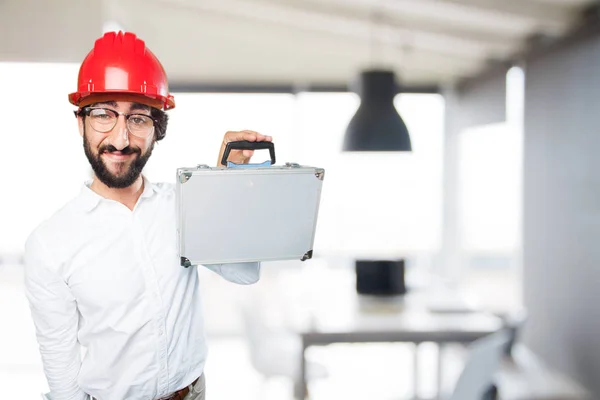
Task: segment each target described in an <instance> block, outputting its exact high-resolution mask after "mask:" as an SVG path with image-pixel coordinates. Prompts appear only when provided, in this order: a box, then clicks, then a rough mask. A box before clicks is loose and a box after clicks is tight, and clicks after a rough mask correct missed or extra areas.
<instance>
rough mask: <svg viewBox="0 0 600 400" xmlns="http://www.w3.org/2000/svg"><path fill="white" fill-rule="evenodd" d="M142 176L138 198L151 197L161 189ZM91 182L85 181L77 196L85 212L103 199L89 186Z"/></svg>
mask: <svg viewBox="0 0 600 400" xmlns="http://www.w3.org/2000/svg"><path fill="white" fill-rule="evenodd" d="M142 178H143V179H144V191H143V192H142V194H141V196H140V199H145V198H149V197H152V196H153V195H154V194H155V193H159V192H160V191H161V189H160V187H158V186H157V185H153V184H152V183H151V182H150V181H149V180H148V178H146V177H145V176H143V175H142ZM91 184H92V181H91V180H89V181H86V182H85V183H84V184H83V187H82V188H81V191H80V192H79V196H78V197H77V202H78V204H79V206H80V207H81V208H82V210H83V211H85V212H90V211H92V210H93V209H94V208H96V207H97V206H98V204H99V203H100V201H101V200H104V197H102V196H100V195H99V194H98V193H96V192H94V191H93V190H92V189H91V188H90V185H91Z"/></svg>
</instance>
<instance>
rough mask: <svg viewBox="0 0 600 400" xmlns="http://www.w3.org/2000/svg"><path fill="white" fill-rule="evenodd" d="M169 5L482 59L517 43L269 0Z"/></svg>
mask: <svg viewBox="0 0 600 400" xmlns="http://www.w3.org/2000/svg"><path fill="white" fill-rule="evenodd" d="M155 1H160V2H163V3H165V4H170V5H180V6H185V7H189V8H192V9H196V10H199V11H203V12H213V13H220V14H226V15H230V16H234V17H239V18H245V19H253V20H256V21H262V22H266V23H270V24H278V25H282V26H285V27H288V28H289V27H292V28H296V29H305V30H310V31H318V32H323V33H327V34H330V35H340V36H344V37H348V38H353V39H358V40H363V41H374V42H375V43H377V44H388V45H394V46H398V47H402V46H407V47H410V48H413V49H415V50H416V51H421V50H422V51H427V52H436V53H439V54H445V55H448V56H454V57H465V58H469V59H473V60H483V59H486V58H488V57H495V58H496V57H502V56H504V55H505V54H509V53H511V52H512V51H514V43H510V42H508V41H502V42H501V41H498V42H494V43H491V42H487V41H484V40H480V39H478V38H477V37H470V38H467V37H455V36H452V35H447V34H440V33H435V32H426V31H419V30H413V29H405V28H399V27H395V26H383V27H378V28H377V29H374V26H373V24H372V23H371V22H370V21H369V20H365V19H357V18H349V17H344V16H338V15H335V14H324V13H319V12H315V11H313V10H308V9H298V8H294V7H289V6H285V5H282V4H278V3H273V2H268V1H252V2H249V1H243V0H205V1H201V2H198V1H192V0H155Z"/></svg>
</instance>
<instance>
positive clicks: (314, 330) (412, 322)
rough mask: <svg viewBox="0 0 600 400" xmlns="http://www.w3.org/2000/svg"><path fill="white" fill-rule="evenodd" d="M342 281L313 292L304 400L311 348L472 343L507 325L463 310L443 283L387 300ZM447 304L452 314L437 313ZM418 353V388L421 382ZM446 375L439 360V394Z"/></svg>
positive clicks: (305, 338) (305, 336)
mask: <svg viewBox="0 0 600 400" xmlns="http://www.w3.org/2000/svg"><path fill="white" fill-rule="evenodd" d="M329 282H331V280H329ZM336 282H337V283H336V285H335V286H336V287H330V288H328V289H327V290H326V291H325V292H326V293H323V292H322V291H321V290H318V289H317V290H314V291H313V292H312V293H311V302H310V304H309V305H310V308H311V310H310V316H309V319H308V324H307V325H306V326H305V327H304V328H302V329H300V331H299V333H300V336H301V338H302V351H301V360H300V363H301V383H302V385H301V386H302V388H301V390H303V393H300V394H301V397H300V398H304V397H305V396H306V384H307V382H306V372H307V371H306V359H305V352H306V349H308V348H309V347H311V346H324V345H329V344H334V343H373V342H411V343H416V344H419V343H422V342H435V343H437V344H439V345H442V344H444V343H449V342H461V343H468V342H472V341H474V340H476V339H478V338H481V337H483V336H485V335H488V334H491V333H493V332H496V331H497V330H498V329H500V328H501V327H502V320H501V319H500V318H498V317H497V316H494V315H492V314H490V313H487V312H483V311H478V310H475V309H471V308H468V307H467V308H466V309H464V310H460V307H459V305H460V300H458V295H457V294H456V293H453V291H452V290H450V289H448V288H444V287H443V286H441V285H435V284H432V285H429V286H427V287H419V286H414V287H413V288H412V289H411V290H410V291H409V293H407V294H406V295H404V296H397V297H392V298H384V299H382V298H376V297H368V296H359V295H357V294H356V291H355V289H354V286H353V280H352V279H349V278H348V277H347V276H346V277H343V276H340V277H339V279H338V280H336ZM444 304H447V305H448V310H444V311H437V312H434V311H432V309H440V308H441V306H443V305H444ZM440 353H441V352H440ZM416 354H417V352H415V359H414V364H415V382H414V385H415V389H417V388H418V380H419V377H418V373H417V372H418V371H419V368H418V357H417V355H416ZM441 375H442V374H441V360H440V358H438V380H437V381H438V394H439V389H440V387H441ZM302 396H304V397H302Z"/></svg>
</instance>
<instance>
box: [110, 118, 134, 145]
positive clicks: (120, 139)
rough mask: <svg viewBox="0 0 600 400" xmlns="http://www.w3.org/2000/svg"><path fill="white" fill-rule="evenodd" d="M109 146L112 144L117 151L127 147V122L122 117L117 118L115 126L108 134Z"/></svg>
mask: <svg viewBox="0 0 600 400" xmlns="http://www.w3.org/2000/svg"><path fill="white" fill-rule="evenodd" d="M110 144H112V145H113V146H114V147H115V148H116V149H117V150H119V151H120V150H123V149H124V148H125V147H127V146H129V131H127V121H126V120H125V117H124V116H122V115H119V117H118V118H117V124H116V125H115V127H114V128H113V129H112V131H111V133H110Z"/></svg>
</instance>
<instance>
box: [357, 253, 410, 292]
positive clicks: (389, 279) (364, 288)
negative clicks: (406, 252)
mask: <svg viewBox="0 0 600 400" xmlns="http://www.w3.org/2000/svg"><path fill="white" fill-rule="evenodd" d="M355 269H356V291H357V292H358V293H359V294H368V295H378V296H394V295H400V294H405V293H406V285H405V282H404V260H357V261H356V263H355Z"/></svg>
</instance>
